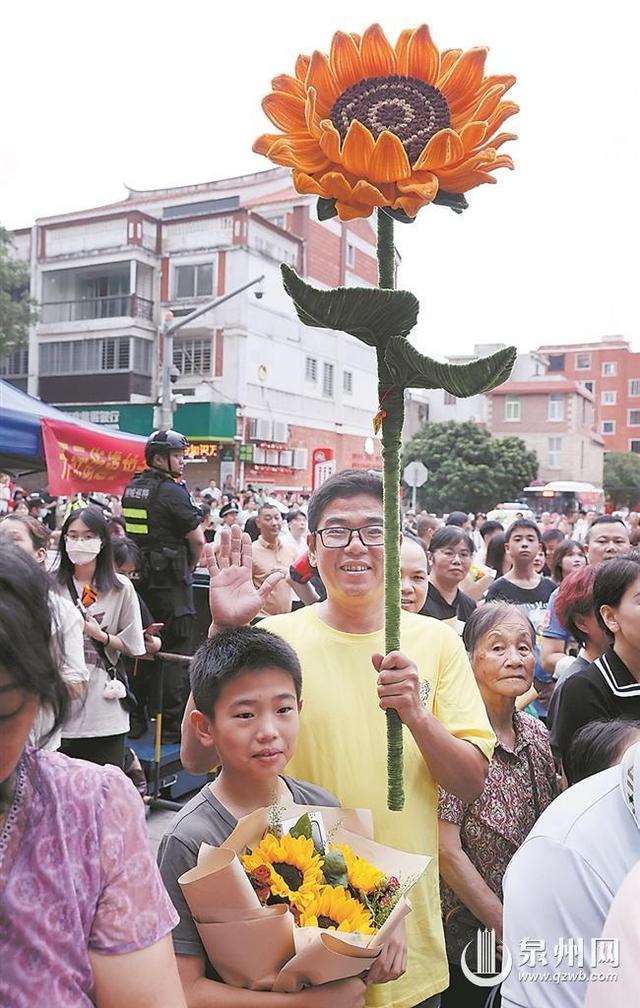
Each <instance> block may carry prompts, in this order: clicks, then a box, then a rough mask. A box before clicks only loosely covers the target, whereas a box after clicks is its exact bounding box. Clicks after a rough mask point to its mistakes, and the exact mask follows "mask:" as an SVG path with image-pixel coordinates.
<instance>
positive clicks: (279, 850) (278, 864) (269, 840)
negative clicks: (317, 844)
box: [242, 833, 323, 910]
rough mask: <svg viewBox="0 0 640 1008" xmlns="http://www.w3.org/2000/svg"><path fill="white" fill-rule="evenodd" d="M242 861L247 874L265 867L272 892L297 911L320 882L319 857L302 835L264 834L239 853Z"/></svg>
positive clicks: (310, 896)
mask: <svg viewBox="0 0 640 1008" xmlns="http://www.w3.org/2000/svg"><path fill="white" fill-rule="evenodd" d="M242 864H243V865H244V868H245V870H246V871H247V872H249V873H251V872H252V871H255V869H256V868H258V867H259V866H260V865H265V866H266V867H267V868H269V870H270V873H271V877H270V879H269V882H268V886H269V888H270V890H271V893H272V895H273V896H277V897H278V898H279V899H285V900H287V901H288V902H289V903H290V904H291V906H293V907H296V909H297V910H303V909H304V907H305V906H308V904H309V903H311V901H312V900H313V898H314V896H315V894H316V893H317V890H318V886H319V885H320V884H321V883H322V877H323V876H322V860H321V858H320V856H319V854H317V853H316V851H315V848H314V846H313V840H309V839H307V837H303V836H300V837H292V836H288V835H285V836H283V837H281V838H279V839H278V837H275V836H273V834H271V833H267V835H266V836H265V837H263V839H262V840H261V841H260V843H259V844H258V846H257V847H255V848H254V849H253V850H252V851H251V853H250V854H244V855H243V857H242Z"/></svg>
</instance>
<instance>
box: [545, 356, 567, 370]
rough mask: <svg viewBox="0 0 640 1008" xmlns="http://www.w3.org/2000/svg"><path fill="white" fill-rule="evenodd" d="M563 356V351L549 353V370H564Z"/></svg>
mask: <svg viewBox="0 0 640 1008" xmlns="http://www.w3.org/2000/svg"><path fill="white" fill-rule="evenodd" d="M564 356H565V355H564V354H563V353H551V354H549V370H550V371H564Z"/></svg>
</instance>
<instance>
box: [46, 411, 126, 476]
mask: <svg viewBox="0 0 640 1008" xmlns="http://www.w3.org/2000/svg"><path fill="white" fill-rule="evenodd" d="M42 441H43V445H44V454H45V460H46V463H47V472H48V476H49V490H50V492H51V493H53V494H73V493H83V492H86V491H88V492H91V491H95V490H102V491H111V492H113V493H120V492H121V491H122V490H123V489H124V488H125V486H126V485H127V483H128V482H129V480H130V479H131V477H132V476H133V474H134V473H135V472H136V470H138V469H142V468H144V441H143V440H142V439H137V438H133V437H127V436H126V435H117V436H116V435H114V434H110V433H109V434H108V433H107V432H106V431H105V433H104V434H102V433H100V432H97V431H92V430H86V429H84V428H82V427H78V426H77V425H76V424H70V423H65V422H63V421H60V420H52V419H49V418H48V417H43V418H42Z"/></svg>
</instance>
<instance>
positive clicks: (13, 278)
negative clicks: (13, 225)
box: [0, 227, 36, 354]
mask: <svg viewBox="0 0 640 1008" xmlns="http://www.w3.org/2000/svg"><path fill="white" fill-rule="evenodd" d="M35 319H36V311H35V302H34V301H33V300H32V298H31V297H30V295H29V265H28V263H26V262H24V260H22V259H17V258H16V257H15V254H14V252H13V243H12V241H11V236H10V235H9V234H8V232H7V231H5V230H4V228H2V227H0V354H6V353H10V352H11V351H12V350H15V349H16V348H17V347H19V346H21V345H22V344H24V343H26V341H27V338H28V335H29V326H30V325H32V323H33V322H34V321H35Z"/></svg>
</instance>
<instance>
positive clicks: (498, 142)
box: [491, 133, 518, 150]
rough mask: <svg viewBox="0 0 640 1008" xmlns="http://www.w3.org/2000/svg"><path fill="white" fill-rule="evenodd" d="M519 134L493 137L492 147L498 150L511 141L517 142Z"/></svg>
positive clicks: (504, 134) (503, 134) (500, 134)
mask: <svg viewBox="0 0 640 1008" xmlns="http://www.w3.org/2000/svg"><path fill="white" fill-rule="evenodd" d="M517 139H518V134H517V133H498V135H497V136H495V137H491V146H492V147H493V149H494V150H498V148H499V147H502V145H503V144H505V143H507V142H508V141H509V140H517Z"/></svg>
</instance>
